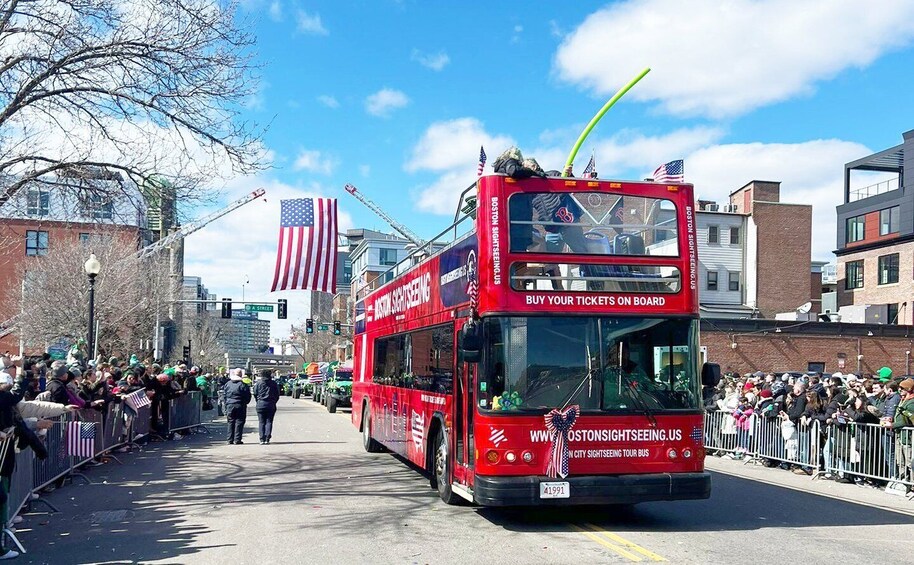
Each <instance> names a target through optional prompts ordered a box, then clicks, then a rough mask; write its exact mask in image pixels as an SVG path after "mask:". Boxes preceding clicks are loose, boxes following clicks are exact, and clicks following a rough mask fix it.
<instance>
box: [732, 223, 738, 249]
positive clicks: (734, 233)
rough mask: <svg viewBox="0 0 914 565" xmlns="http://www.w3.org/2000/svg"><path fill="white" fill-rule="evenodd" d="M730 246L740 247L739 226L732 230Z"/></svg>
mask: <svg viewBox="0 0 914 565" xmlns="http://www.w3.org/2000/svg"><path fill="white" fill-rule="evenodd" d="M730 245H739V226H733V227H732V228H730Z"/></svg>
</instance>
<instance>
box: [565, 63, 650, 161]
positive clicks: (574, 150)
mask: <svg viewBox="0 0 914 565" xmlns="http://www.w3.org/2000/svg"><path fill="white" fill-rule="evenodd" d="M649 72H651V68H650V67H646V68H645V69H644V70H643V71H641V72H640V73H638V76H636V77H635V78H633V79H632V80H630V81H628V84H626V85H625V86H623V87H622V88H620V89H619V91H618V92H616V93H615V94H614V95H613V97H612V98H610V99H609V100H608V101H607V102H606V104H604V105H603V107H602V108H600V111H599V112H597V113H596V115H595V116H594V117H593V118H591V119H590V123H588V124H587V127H585V128H584V131H582V132H581V135H579V136H578V140H577V141H576V142H575V143H574V147H572V148H571V153H569V154H568V160H567V161H565V169H564V170H563V171H562V176H563V177H568V176H571V167H572V165H574V158H575V157H576V156H577V154H578V151H579V150H580V149H581V145H582V144H583V143H584V140H585V139H587V136H588V135H590V131H591V130H592V129H593V128H594V126H595V125H597V122H599V121H600V120H601V119H602V118H603V115H604V114H606V112H608V111H609V109H610V108H612V107H613V105H614V104H615V103H616V102H618V101H619V99H620V98H622V97H623V96H625V93H626V92H628V91H629V90H631V89H632V87H633V86H635V85H636V84H638V81H639V80H641V79H643V78H644V75H646V74H647V73H649Z"/></svg>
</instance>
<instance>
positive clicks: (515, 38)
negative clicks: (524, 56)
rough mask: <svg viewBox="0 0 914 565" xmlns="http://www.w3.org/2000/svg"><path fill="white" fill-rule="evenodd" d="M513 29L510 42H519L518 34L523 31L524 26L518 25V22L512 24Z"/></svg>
mask: <svg viewBox="0 0 914 565" xmlns="http://www.w3.org/2000/svg"><path fill="white" fill-rule="evenodd" d="M513 31H514V34H513V35H512V36H511V43H519V42H520V34H522V33H523V32H524V26H522V25H520V24H516V25H515V26H514V30H513Z"/></svg>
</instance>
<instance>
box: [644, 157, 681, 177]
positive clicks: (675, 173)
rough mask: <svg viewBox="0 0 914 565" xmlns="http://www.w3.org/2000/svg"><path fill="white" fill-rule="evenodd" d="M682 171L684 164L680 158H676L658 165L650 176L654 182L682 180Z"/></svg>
mask: <svg viewBox="0 0 914 565" xmlns="http://www.w3.org/2000/svg"><path fill="white" fill-rule="evenodd" d="M684 173H685V166H684V165H683V163H682V159H678V160H676V161H670V162H669V163H664V164H663V165H660V166H659V167H657V168H656V169H654V174H653V175H651V176H652V177H653V179H654V182H682V179H683V178H684V177H685V174H684Z"/></svg>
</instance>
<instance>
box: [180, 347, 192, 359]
mask: <svg viewBox="0 0 914 565" xmlns="http://www.w3.org/2000/svg"><path fill="white" fill-rule="evenodd" d="M181 353H182V354H183V355H181V359H182V360H183V361H190V346H189V345H185V346H184V348H183V349H182V350H181Z"/></svg>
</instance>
